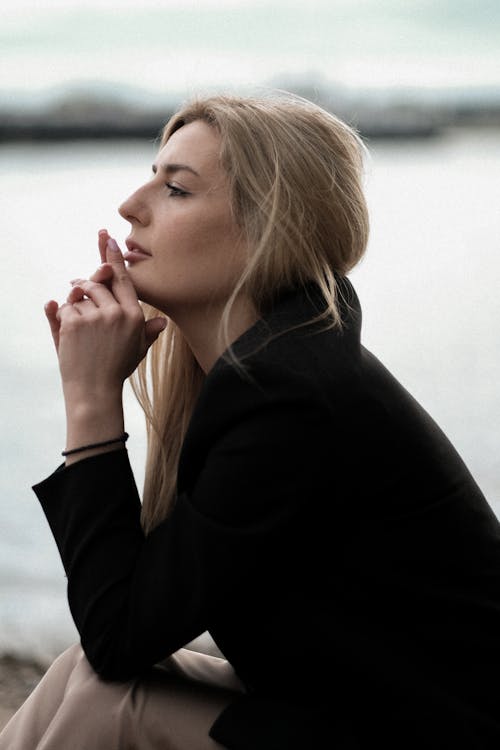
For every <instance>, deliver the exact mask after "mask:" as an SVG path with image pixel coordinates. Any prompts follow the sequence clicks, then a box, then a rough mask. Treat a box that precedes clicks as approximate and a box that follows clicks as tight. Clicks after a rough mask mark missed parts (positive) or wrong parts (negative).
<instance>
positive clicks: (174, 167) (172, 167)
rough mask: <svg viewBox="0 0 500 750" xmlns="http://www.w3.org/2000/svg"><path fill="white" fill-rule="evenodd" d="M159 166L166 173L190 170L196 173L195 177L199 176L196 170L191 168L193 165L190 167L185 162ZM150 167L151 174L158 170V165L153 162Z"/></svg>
mask: <svg viewBox="0 0 500 750" xmlns="http://www.w3.org/2000/svg"><path fill="white" fill-rule="evenodd" d="M161 168H162V169H163V171H164V172H166V173H167V174H175V172H182V171H186V172H191V174H194V175H196V177H199V176H200V175H199V174H198V172H197V171H196V170H195V169H193V167H190V166H188V165H187V164H162V165H161ZM151 169H152V170H153V174H156V172H157V171H158V167H157V166H156V164H153V165H152V167H151Z"/></svg>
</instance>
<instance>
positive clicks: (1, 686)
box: [0, 656, 44, 730]
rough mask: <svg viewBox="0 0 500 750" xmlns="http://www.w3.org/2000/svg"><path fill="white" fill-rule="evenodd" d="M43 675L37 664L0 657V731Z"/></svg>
mask: <svg viewBox="0 0 500 750" xmlns="http://www.w3.org/2000/svg"><path fill="white" fill-rule="evenodd" d="M43 673H44V670H43V668H42V667H40V666H39V665H38V664H33V663H32V662H24V661H21V660H19V659H16V658H14V657H10V656H2V657H0V730H1V729H3V727H4V726H5V724H6V723H7V722H8V720H9V719H10V717H11V716H12V714H13V713H15V711H16V710H17V709H18V708H19V706H20V705H21V703H23V702H24V701H25V700H26V698H27V697H28V695H29V694H30V693H31V691H32V690H33V689H34V688H35V686H36V685H37V683H38V681H39V680H40V678H41V677H42V675H43Z"/></svg>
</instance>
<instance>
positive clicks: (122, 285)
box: [106, 237, 138, 305]
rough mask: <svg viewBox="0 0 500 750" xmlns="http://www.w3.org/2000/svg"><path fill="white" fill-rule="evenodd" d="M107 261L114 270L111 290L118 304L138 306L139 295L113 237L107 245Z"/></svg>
mask: <svg viewBox="0 0 500 750" xmlns="http://www.w3.org/2000/svg"><path fill="white" fill-rule="evenodd" d="M106 260H107V261H108V263H110V264H111V266H112V268H113V281H112V283H111V289H112V292H113V294H114V295H115V297H116V299H117V300H118V302H120V304H123V305H137V304H138V300H137V294H136V291H135V289H134V286H133V284H132V281H131V280H130V276H129V275H128V271H127V269H126V266H125V261H124V260H123V255H122V254H121V252H120V248H119V247H118V245H117V244H116V241H115V240H114V239H112V238H111V237H110V239H109V240H108V242H107V245H106Z"/></svg>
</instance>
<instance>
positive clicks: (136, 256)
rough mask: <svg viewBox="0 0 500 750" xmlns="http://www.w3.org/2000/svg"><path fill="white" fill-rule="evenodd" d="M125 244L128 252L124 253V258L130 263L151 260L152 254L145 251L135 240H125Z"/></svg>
mask: <svg viewBox="0 0 500 750" xmlns="http://www.w3.org/2000/svg"><path fill="white" fill-rule="evenodd" d="M125 244H126V246H127V248H128V250H127V252H125V253H123V257H124V258H125V260H128V261H129V262H130V263H136V262H137V261H140V260H146V259H147V258H151V253H149V252H148V251H147V250H145V249H144V248H143V247H142V246H141V245H139V243H138V242H136V241H135V240H132V239H127V240H125Z"/></svg>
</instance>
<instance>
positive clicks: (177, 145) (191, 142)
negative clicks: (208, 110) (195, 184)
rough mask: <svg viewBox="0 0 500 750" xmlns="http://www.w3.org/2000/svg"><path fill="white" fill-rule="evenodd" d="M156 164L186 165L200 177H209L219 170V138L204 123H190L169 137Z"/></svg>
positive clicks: (213, 129) (215, 132)
mask: <svg viewBox="0 0 500 750" xmlns="http://www.w3.org/2000/svg"><path fill="white" fill-rule="evenodd" d="M157 163H158V165H160V166H163V165H167V164H169V163H180V164H186V165H187V166H189V167H191V168H192V169H194V170H195V171H196V172H198V173H199V174H200V176H210V175H211V174H213V173H214V172H219V171H220V170H221V166H220V136H219V134H218V132H217V131H216V130H215V128H212V127H210V125H207V123H206V122H203V121H201V120H197V121H196V122H190V123H189V124H188V125H183V126H182V127H181V128H179V130H176V131H175V133H173V134H172V135H171V136H170V138H169V139H168V141H167V142H166V143H165V145H164V146H163V147H162V148H161V149H160V151H159V153H158V159H157Z"/></svg>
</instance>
